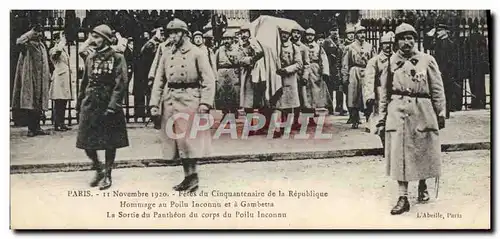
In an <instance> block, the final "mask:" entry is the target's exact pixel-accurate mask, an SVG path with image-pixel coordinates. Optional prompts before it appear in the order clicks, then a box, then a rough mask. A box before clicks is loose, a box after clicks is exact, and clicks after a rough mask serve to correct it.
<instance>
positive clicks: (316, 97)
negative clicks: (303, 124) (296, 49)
mask: <svg viewBox="0 0 500 239" xmlns="http://www.w3.org/2000/svg"><path fill="white" fill-rule="evenodd" d="M315 35H316V32H315V31H314V29H312V28H309V29H307V30H306V46H307V48H308V56H309V60H310V65H309V67H310V68H309V70H310V71H309V75H308V77H307V79H306V82H305V84H304V85H302V87H301V88H300V90H301V92H302V97H303V108H304V109H303V112H305V113H313V114H314V113H315V109H317V108H324V107H326V106H327V105H328V103H330V102H331V101H332V98H330V97H329V96H330V94H329V93H328V86H327V82H329V81H330V69H329V65H328V58H327V56H326V53H325V50H324V49H323V47H321V46H320V45H319V44H318V43H316V42H315V41H314V38H315ZM309 125H313V126H314V125H316V123H315V122H314V119H313V118H309Z"/></svg>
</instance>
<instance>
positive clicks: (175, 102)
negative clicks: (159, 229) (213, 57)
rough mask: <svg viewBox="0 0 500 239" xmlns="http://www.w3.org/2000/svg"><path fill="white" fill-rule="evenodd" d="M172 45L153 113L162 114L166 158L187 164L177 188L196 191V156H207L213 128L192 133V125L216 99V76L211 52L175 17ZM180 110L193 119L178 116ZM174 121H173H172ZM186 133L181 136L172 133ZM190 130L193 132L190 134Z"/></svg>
mask: <svg viewBox="0 0 500 239" xmlns="http://www.w3.org/2000/svg"><path fill="white" fill-rule="evenodd" d="M167 31H169V36H170V38H171V39H172V43H173V45H172V47H169V48H166V49H165V51H164V52H163V55H162V56H161V59H160V62H159V65H158V70H157V73H156V76H155V80H154V84H153V91H152V94H151V102H150V106H151V115H153V116H160V107H161V108H163V110H162V115H161V129H162V130H161V132H160V135H161V138H162V142H163V153H164V158H165V159H167V160H168V159H175V158H180V159H181V161H182V166H183V168H184V175H185V177H184V180H183V181H182V182H181V183H180V184H178V185H176V186H174V190H176V191H189V192H193V191H195V190H197V189H198V181H199V179H198V174H197V173H196V161H195V160H194V158H200V157H204V156H206V155H207V154H208V150H209V149H210V147H211V144H210V130H208V131H207V130H205V131H202V132H198V134H197V136H196V138H192V137H191V136H190V134H191V133H190V131H191V130H190V129H191V128H192V127H196V126H197V125H194V118H193V116H196V115H197V114H208V113H209V109H210V108H211V107H212V105H213V102H214V94H215V76H214V74H213V70H212V68H211V67H210V63H209V60H208V56H207V54H205V52H202V51H201V50H200V49H199V48H198V47H196V46H194V45H193V44H191V42H190V41H189V38H187V32H188V28H187V24H186V23H185V22H183V21H181V20H179V19H174V20H172V21H171V22H169V23H168V25H167ZM180 114H187V115H189V119H184V120H183V119H182V118H181V119H176V120H175V121H173V120H174V117H177V116H179V117H182V116H180ZM172 121H173V124H172ZM172 131H175V134H184V136H180V138H178V137H176V138H174V137H172ZM188 133H189V134H188Z"/></svg>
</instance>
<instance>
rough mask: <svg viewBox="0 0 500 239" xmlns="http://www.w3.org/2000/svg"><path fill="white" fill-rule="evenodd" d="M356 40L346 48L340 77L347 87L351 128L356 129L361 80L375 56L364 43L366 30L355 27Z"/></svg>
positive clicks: (360, 107)
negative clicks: (367, 64)
mask: <svg viewBox="0 0 500 239" xmlns="http://www.w3.org/2000/svg"><path fill="white" fill-rule="evenodd" d="M355 32H356V40H355V41H354V42H353V43H351V44H349V46H348V47H347V49H346V51H345V54H344V57H343V60H342V77H343V81H344V84H346V85H348V87H347V107H348V108H349V115H350V116H351V118H352V128H353V129H357V128H358V126H359V124H360V123H361V122H360V116H359V111H360V110H362V108H363V104H364V103H363V95H362V94H363V93H362V91H363V90H362V86H363V78H364V76H365V68H366V63H367V62H368V60H370V59H371V58H372V57H373V56H374V55H375V49H374V48H373V47H372V45H371V44H370V43H368V42H366V41H365V39H366V29H365V27H363V26H360V25H359V26H357V27H356V29H355Z"/></svg>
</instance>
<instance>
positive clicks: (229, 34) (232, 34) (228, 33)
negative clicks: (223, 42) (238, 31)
mask: <svg viewBox="0 0 500 239" xmlns="http://www.w3.org/2000/svg"><path fill="white" fill-rule="evenodd" d="M233 37H236V36H235V35H234V32H230V31H226V32H224V34H223V35H222V38H233Z"/></svg>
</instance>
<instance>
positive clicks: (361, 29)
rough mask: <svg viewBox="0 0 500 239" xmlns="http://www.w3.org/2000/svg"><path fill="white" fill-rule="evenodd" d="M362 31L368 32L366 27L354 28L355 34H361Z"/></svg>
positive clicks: (358, 26)
mask: <svg viewBox="0 0 500 239" xmlns="http://www.w3.org/2000/svg"><path fill="white" fill-rule="evenodd" d="M361 31H364V32H366V27H364V26H361V25H357V26H356V27H355V28H354V33H358V32H361Z"/></svg>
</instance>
